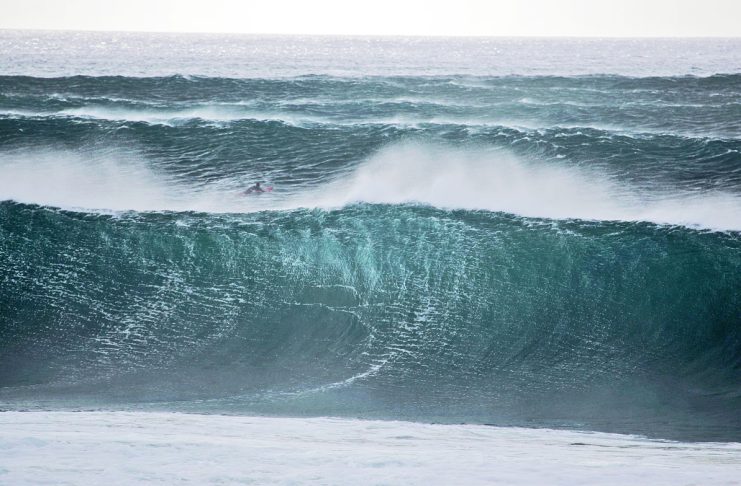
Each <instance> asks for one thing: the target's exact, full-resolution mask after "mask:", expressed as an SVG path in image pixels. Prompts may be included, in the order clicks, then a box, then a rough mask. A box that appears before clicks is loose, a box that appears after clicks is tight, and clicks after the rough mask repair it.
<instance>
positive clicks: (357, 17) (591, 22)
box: [0, 0, 741, 37]
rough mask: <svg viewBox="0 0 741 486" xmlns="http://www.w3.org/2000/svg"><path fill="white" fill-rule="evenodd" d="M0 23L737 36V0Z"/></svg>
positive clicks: (207, 1) (285, 1)
mask: <svg viewBox="0 0 741 486" xmlns="http://www.w3.org/2000/svg"><path fill="white" fill-rule="evenodd" d="M0 12H2V15H0V28H1V29H62V30H103V31H145V32H146V31H149V32H218V33H231V32H233V33H254V34H327V35H426V36H429V35H440V36H482V35H483V36H593V37H697V36H701V37H705V36H717V37H739V36H741V0H427V1H425V0H267V1H266V0H109V1H103V0H0Z"/></svg>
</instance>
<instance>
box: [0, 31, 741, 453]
mask: <svg viewBox="0 0 741 486" xmlns="http://www.w3.org/2000/svg"><path fill="white" fill-rule="evenodd" d="M103 43H104V44H103ZM167 43H169V44H171V45H172V49H170V50H163V49H161V47H162V45H163V44H167ZM441 43H443V41H442V40H440V39H403V40H399V39H395V40H394V39H302V40H297V39H293V38H279V37H278V38H275V37H244V36H235V37H229V36H226V37H211V36H202V37H198V36H195V37H194V36H180V37H178V36H161V35H153V36H147V35H139V34H137V35H133V34H132V35H129V34H120V35H119V34H78V33H71V34H59V33H57V34H54V33H12V32H2V33H0V52H2V54H0V67H3V69H2V72H3V75H2V76H0V272H1V274H0V407H2V408H8V409H26V408H53V409H56V408H84V409H89V408H94V409H98V408H100V409H122V408H123V409H131V410H143V409H146V410H164V411H174V410H180V411H198V412H206V413H238V414H255V413H259V414H269V415H288V416H295V415H332V416H350V417H363V418H381V419H404V420H412V421H421V422H445V423H461V422H469V423H479V424H481V423H490V424H497V425H525V426H530V427H533V426H535V427H556V428H570V429H588V430H604V431H617V432H623V433H632V434H646V435H650V436H654V437H661V438H680V439H689V440H734V441H737V440H739V437H741V420H740V417H739V414H738V410H739V406H741V403H739V396H741V389H740V388H739V383H741V380H739V378H741V376H740V375H739V369H740V368H739V363H741V334H740V333H741V326H740V325H739V322H741V321H740V320H739V319H740V316H741V300H740V297H739V296H741V292H739V290H740V289H741V239H740V236H739V235H740V234H741V155H740V154H741V121H740V120H741V117H739V109H740V106H741V105H739V99H740V97H741V60H740V59H739V57H738V52H741V50H739V49H737V47H738V46H737V44H738V40H732V39H731V40H727V39H714V40H696V41H691V40H656V41H646V40H643V41H639V40H630V41H616V40H604V41H599V40H583V41H582V40H563V41H553V42H552V43H544V41H542V40H507V39H499V40H495V39H482V40H477V39H461V40H445V41H444V43H443V44H444V45H445V46H448V47H449V49H448V50H444V51H440V50H439V47H440V46H441V45H443V44H441ZM112 45H116V46H118V47H116V48H115V49H114V48H113V47H111V46H112ZM217 45H219V46H223V49H224V50H223V54H222V55H221V56H220V57H218V58H213V57H209V56H207V55H205V54H204V53H205V52H206V51H207V50H208V49H213V47H214V46H217ZM2 46H6V47H11V46H12V47H13V49H10V48H9V49H2V48H1V47H2ZM299 46H301V47H302V49H303V50H297V49H298V47H299ZM577 47H578V49H579V52H582V53H583V56H582V57H581V58H579V59H577V58H575V57H574V56H573V52H574V49H576V48H577ZM111 49H114V50H115V52H117V53H119V54H120V55H118V56H116V57H111V55H110V54H111V52H113V51H112V50H111ZM77 51H79V52H87V54H86V55H80V57H75V56H71V57H70V56H69V55H67V56H61V55H60V54H59V53H60V52H66V53H69V52H77ZM431 52H435V53H440V55H439V56H438V57H439V58H438V57H434V56H433V57H431V56H430V53H431ZM70 59H72V61H70ZM431 59H432V60H431ZM350 60H354V61H353V62H350ZM217 61H218V62H217ZM562 61H563V62H562ZM256 181H262V182H263V183H264V185H265V186H270V187H273V190H272V191H271V192H269V193H265V194H260V195H254V194H252V195H245V194H244V191H245V189H246V188H248V187H249V186H251V185H252V184H254V183H255V182H256Z"/></svg>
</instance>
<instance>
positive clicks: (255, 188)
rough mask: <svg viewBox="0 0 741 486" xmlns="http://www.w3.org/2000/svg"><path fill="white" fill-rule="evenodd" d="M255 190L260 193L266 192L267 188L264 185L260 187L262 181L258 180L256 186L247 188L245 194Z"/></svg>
mask: <svg viewBox="0 0 741 486" xmlns="http://www.w3.org/2000/svg"><path fill="white" fill-rule="evenodd" d="M253 192H254V193H257V194H260V193H263V192H265V190H264V189H263V188H262V187H260V183H259V182H256V183H255V185H254V186H252V187H250V188H249V189H247V190H246V191H244V193H245V194H252V193H253Z"/></svg>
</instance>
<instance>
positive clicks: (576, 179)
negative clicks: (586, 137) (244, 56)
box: [293, 144, 741, 231]
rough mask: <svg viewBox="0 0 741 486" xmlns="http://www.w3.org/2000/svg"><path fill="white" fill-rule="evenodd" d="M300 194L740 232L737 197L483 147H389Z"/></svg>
mask: <svg viewBox="0 0 741 486" xmlns="http://www.w3.org/2000/svg"><path fill="white" fill-rule="evenodd" d="M304 197H306V201H305V202H304V204H305V205H307V206H319V207H341V206H345V205H348V204H351V203H354V202H369V203H383V204H402V203H422V204H428V205H431V206H435V207H440V208H449V209H457V208H460V209H474V210H477V209H478V210H488V211H502V212H506V213H511V214H517V215H521V216H527V217H537V218H550V219H584V220H607V221H648V222H653V223H658V224H671V225H684V226H688V227H697V228H705V229H714V230H721V231H728V230H741V198H740V197H738V196H735V195H732V194H728V193H725V192H722V191H705V192H702V193H687V192H681V191H673V192H672V191H666V190H663V189H658V188H655V189H654V188H652V189H651V192H648V191H647V190H646V189H639V188H637V187H630V186H627V185H626V184H625V183H620V182H618V181H617V180H615V178H613V177H610V176H608V175H606V174H603V173H599V172H596V171H594V170H589V169H584V168H577V167H567V166H564V165H557V164H555V163H553V162H549V163H546V162H542V161H541V162H533V161H526V160H523V159H521V158H518V157H515V156H513V155H512V154H509V153H507V152H506V151H502V150H487V149H483V148H482V149H478V150H470V149H469V150H462V149H451V148H445V147H441V146H435V145H429V144H424V145H420V144H402V145H396V146H392V147H389V148H387V149H386V150H384V151H382V152H380V153H379V154H377V155H376V156H374V157H372V158H371V159H370V160H368V161H367V163H365V164H363V165H362V166H361V167H360V168H359V169H358V170H357V171H355V172H354V173H353V174H351V175H350V176H349V177H346V178H344V179H342V180H339V181H335V182H334V183H332V184H330V186H329V187H327V188H322V189H321V194H314V195H310V196H308V197H307V196H304ZM293 202H294V203H295V202H296V201H293Z"/></svg>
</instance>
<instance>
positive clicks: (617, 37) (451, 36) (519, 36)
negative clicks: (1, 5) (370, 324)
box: [0, 27, 741, 40]
mask: <svg viewBox="0 0 741 486" xmlns="http://www.w3.org/2000/svg"><path fill="white" fill-rule="evenodd" d="M0 31H4V32H49V33H52V32H65V33H74V32H78V33H98V34H184V35H226V36H255V37H257V36H266V37H268V36H272V37H350V38H352V37H355V38H368V37H378V38H389V39H390V38H422V39H424V38H428V39H429V38H441V39H474V38H475V39H592V40H601V39H604V40H608V39H609V40H622V39H624V40H631V39H633V40H636V39H651V40H657V39H741V35H738V36H727V35H718V36H715V35H685V36H680V35H638V36H622V35H603V36H594V35H578V34H577V35H574V34H555V35H553V34H551V35H534V34H511V35H490V34H337V33H327V34H324V33H322V34H317V33H281V32H232V31H230V32H214V31H178V30H96V29H66V28H57V29H45V28H16V27H0Z"/></svg>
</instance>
